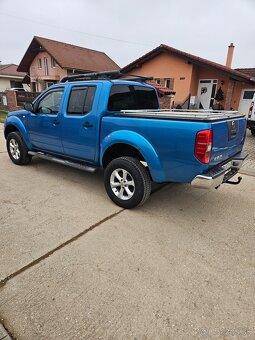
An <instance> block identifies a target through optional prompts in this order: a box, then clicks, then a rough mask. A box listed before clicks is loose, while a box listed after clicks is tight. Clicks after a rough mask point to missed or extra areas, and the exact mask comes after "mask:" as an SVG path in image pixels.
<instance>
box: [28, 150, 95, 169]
mask: <svg viewBox="0 0 255 340" xmlns="http://www.w3.org/2000/svg"><path fill="white" fill-rule="evenodd" d="M28 154H29V155H31V156H37V157H40V158H43V159H46V160H47V161H51V162H55V163H59V164H63V165H67V166H70V167H72V168H75V169H79V170H84V171H88V172H95V171H96V168H94V167H92V166H89V165H85V164H81V163H75V162H71V161H68V160H65V159H61V158H57V157H55V156H51V155H48V154H45V153H42V152H34V151H28Z"/></svg>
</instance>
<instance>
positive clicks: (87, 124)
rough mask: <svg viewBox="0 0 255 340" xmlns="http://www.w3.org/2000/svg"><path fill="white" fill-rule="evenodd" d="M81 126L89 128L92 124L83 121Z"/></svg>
mask: <svg viewBox="0 0 255 340" xmlns="http://www.w3.org/2000/svg"><path fill="white" fill-rule="evenodd" d="M82 126H84V127H86V128H91V127H92V126H93V124H90V123H89V122H86V123H83V124H82Z"/></svg>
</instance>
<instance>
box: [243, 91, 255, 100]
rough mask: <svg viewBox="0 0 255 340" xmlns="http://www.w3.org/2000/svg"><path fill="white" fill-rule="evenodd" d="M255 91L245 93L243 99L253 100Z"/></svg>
mask: <svg viewBox="0 0 255 340" xmlns="http://www.w3.org/2000/svg"><path fill="white" fill-rule="evenodd" d="M254 93H255V91H244V94H243V99H252V98H253V96H254Z"/></svg>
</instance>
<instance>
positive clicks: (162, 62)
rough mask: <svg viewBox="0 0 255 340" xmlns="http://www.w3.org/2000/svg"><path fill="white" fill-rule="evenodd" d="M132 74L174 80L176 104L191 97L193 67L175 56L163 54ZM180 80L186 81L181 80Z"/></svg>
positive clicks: (134, 70)
mask: <svg viewBox="0 0 255 340" xmlns="http://www.w3.org/2000/svg"><path fill="white" fill-rule="evenodd" d="M130 73H131V74H137V75H144V76H153V77H154V78H174V88H173V90H174V91H176V95H175V98H174V101H175V102H176V103H179V102H180V103H182V102H184V100H185V99H186V98H187V97H188V95H189V91H190V82H191V76H192V65H191V64H188V63H187V62H186V61H184V60H183V59H181V58H178V57H175V56H173V55H169V54H165V53H161V54H159V55H158V56H156V57H154V58H153V59H151V60H149V61H147V62H145V63H144V64H142V65H141V66H140V67H138V68H135V69H133V70H132V71H131V72H130ZM180 78H185V79H184V80H180Z"/></svg>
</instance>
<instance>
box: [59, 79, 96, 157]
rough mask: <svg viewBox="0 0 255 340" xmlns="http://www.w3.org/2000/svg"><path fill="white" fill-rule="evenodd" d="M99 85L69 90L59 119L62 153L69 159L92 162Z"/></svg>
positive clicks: (75, 87)
mask: <svg viewBox="0 0 255 340" xmlns="http://www.w3.org/2000/svg"><path fill="white" fill-rule="evenodd" d="M100 87H101V84H97V86H95V85H89V84H88V85H85V86H84V85H79V86H78V85H74V86H72V87H70V89H69V91H70V92H69V96H68V97H69V98H68V102H67V105H65V106H66V110H65V111H64V112H63V116H62V118H61V128H62V143H63V148H64V153H65V154H66V155H67V156H68V157H71V158H77V159H79V160H83V161H86V162H92V163H93V162H94V161H95V155H96V150H97V149H98V148H99V146H98V142H99V141H98V138H97V137H98V131H99V124H100V119H99V117H97V102H98V96H99V88H100Z"/></svg>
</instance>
